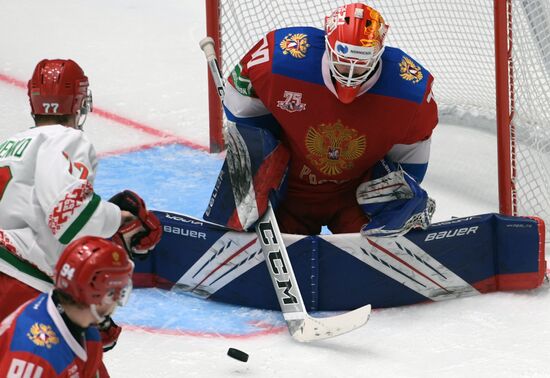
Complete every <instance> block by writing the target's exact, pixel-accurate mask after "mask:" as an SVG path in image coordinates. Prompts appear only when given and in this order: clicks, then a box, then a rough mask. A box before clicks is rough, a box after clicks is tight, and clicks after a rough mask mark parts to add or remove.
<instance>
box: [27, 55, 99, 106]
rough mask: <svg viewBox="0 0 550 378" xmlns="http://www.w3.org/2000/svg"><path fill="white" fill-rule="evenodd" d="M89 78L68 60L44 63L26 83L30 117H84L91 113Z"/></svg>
mask: <svg viewBox="0 0 550 378" xmlns="http://www.w3.org/2000/svg"><path fill="white" fill-rule="evenodd" d="M88 85H89V84H88V78H87V77H86V75H84V71H83V70H82V68H80V66H79V65H78V64H77V63H76V62H74V61H72V60H70V59H68V60H64V59H54V60H48V59H44V60H42V61H40V62H38V64H37V65H36V67H35V69H34V72H33V74H32V78H31V79H30V80H29V83H28V95H29V100H30V103H31V114H33V115H35V114H40V115H67V114H69V115H86V114H87V113H88V112H89V111H91V110H92V96H91V93H90V91H89V90H88Z"/></svg>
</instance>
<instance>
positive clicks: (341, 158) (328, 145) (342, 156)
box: [305, 120, 367, 176]
mask: <svg viewBox="0 0 550 378" xmlns="http://www.w3.org/2000/svg"><path fill="white" fill-rule="evenodd" d="M305 142H306V148H307V150H308V152H309V154H308V155H307V158H308V160H309V161H310V162H311V163H312V164H313V165H314V166H315V167H316V168H317V169H319V170H320V171H321V172H323V173H324V174H326V175H328V176H335V175H338V174H340V173H342V172H343V171H344V170H346V169H350V168H352V167H353V161H354V160H356V159H358V158H359V157H360V156H361V155H363V153H364V152H365V148H366V144H367V143H366V139H365V136H364V135H359V133H358V132H357V130H354V129H350V128H348V127H346V126H344V125H342V122H341V121H340V120H338V121H336V122H335V123H333V124H330V123H327V124H325V123H323V124H321V125H319V126H318V127H317V128H315V127H310V128H309V129H308V130H307V134H306V140H305Z"/></svg>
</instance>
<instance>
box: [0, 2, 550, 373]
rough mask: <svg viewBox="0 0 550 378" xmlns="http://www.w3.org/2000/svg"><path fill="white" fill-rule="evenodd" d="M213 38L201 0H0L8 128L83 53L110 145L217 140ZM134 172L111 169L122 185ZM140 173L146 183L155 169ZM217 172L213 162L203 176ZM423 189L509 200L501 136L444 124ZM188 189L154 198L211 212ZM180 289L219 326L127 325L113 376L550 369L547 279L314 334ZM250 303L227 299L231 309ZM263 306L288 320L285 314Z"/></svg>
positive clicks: (181, 156)
mask: <svg viewBox="0 0 550 378" xmlns="http://www.w3.org/2000/svg"><path fill="white" fill-rule="evenodd" d="M204 36H205V16H204V1H202V0H157V1H146V0H94V1H84V0H71V1H69V0H64V1H63V0H43V1H37V0H0V114H1V117H2V120H1V122H0V139H3V138H5V137H6V136H8V135H10V134H13V133H15V132H17V131H20V130H23V129H25V128H27V127H29V126H31V124H32V119H31V118H30V115H29V106H28V99H27V96H26V91H25V89H24V84H25V83H26V81H27V80H28V79H29V77H30V75H31V73H32V70H33V68H34V65H35V64H36V63H37V62H38V61H39V60H41V59H42V58H72V59H74V60H76V61H77V62H78V63H79V64H80V65H81V66H82V67H83V68H84V70H85V72H86V74H87V75H88V77H89V79H90V83H91V89H92V91H93V96H94V106H95V107H96V110H97V111H96V112H95V113H92V115H91V116H90V118H89V119H88V121H87V124H86V128H85V129H86V133H88V135H89V136H90V138H91V139H92V141H93V142H94V144H95V146H96V148H97V150H98V151H99V153H100V154H101V156H104V157H107V156H113V155H120V154H121V153H122V152H125V151H133V150H140V149H142V148H144V147H150V146H157V145H166V144H170V143H174V142H177V143H180V144H183V145H185V146H190V147H193V148H195V149H198V150H201V149H202V150H205V149H206V148H207V144H208V115H207V89H206V77H207V76H206V74H207V70H206V65H205V63H204V58H203V55H202V52H201V50H200V49H199V47H198V41H199V40H200V39H201V38H202V37H204ZM401 47H403V48H404V49H405V50H406V47H404V46H401ZM428 68H429V67H428ZM438 79H441V80H443V79H444V78H438ZM436 96H437V93H436ZM201 159H203V160H204V161H205V162H206V161H207V160H208V161H211V160H213V159H214V160H215V159H218V161H221V160H220V157H219V156H218V157H216V156H208V155H207V154H201V153H194V152H189V153H185V152H184V153H177V154H174V156H173V157H172V159H171V160H170V161H164V162H162V164H167V165H170V166H171V168H170V169H177V167H178V166H182V167H183V166H186V168H187V169H189V166H191V167H193V166H195V167H196V171H197V172H201ZM174 167H176V168H174ZM449 167H452V173H449V172H450V169H449ZM100 171H101V162H100ZM128 171H129V169H128ZM126 172H127V170H125V169H120V170H118V171H116V172H115V171H114V170H111V171H109V174H112V175H116V177H112V178H111V179H112V180H118V181H117V182H124V176H125V174H126ZM141 174H142V175H143V182H144V183H146V182H147V169H146V166H143V170H142V172H141ZM216 174H217V173H216V172H215V170H208V171H206V172H203V175H207V176H208V177H203V178H204V182H205V183H213V182H214V180H215V175H216ZM98 179H99V178H98ZM104 179H105V181H109V179H110V178H108V177H107V178H105V177H104ZM187 179H188V180H194V178H187ZM181 180H182V182H181V185H182V187H184V186H185V184H186V182H185V180H186V178H185V177H182V178H181ZM97 184H98V185H101V184H100V183H99V182H98V183H97ZM144 185H145V184H144ZM425 187H426V189H427V190H428V192H429V193H430V195H431V196H432V197H434V198H435V199H436V201H437V204H438V210H437V212H436V217H435V220H444V219H449V218H450V217H451V216H465V215H472V214H478V213H484V212H495V211H498V203H497V200H496V198H497V188H496V143H495V142H494V137H493V136H492V135H490V134H486V133H484V132H480V131H475V130H473V129H471V128H463V127H459V126H454V125H450V124H440V125H439V126H438V129H437V130H436V132H435V134H434V136H433V143H432V157H431V161H430V167H429V169H428V175H427V178H426V180H425ZM202 190H203V191H204V192H206V193H207V194H208V193H209V192H210V190H211V187H210V185H206V184H204V188H202ZM149 195H150V196H152V195H151V194H149ZM185 195H186V193H185V191H184V190H182V193H181V195H180V197H182V202H181V203H178V204H177V205H176V204H174V207H176V206H177V207H178V208H177V209H176V208H173V207H171V206H170V203H166V201H165V202H163V201H162V194H155V197H157V198H146V200H147V201H148V203H152V204H153V205H156V206H162V208H163V209H164V210H174V211H180V212H185V213H190V214H191V215H194V216H200V215H201V214H200V213H197V210H196V208H194V207H191V204H192V203H193V199H189V200H187V199H186V198H185ZM195 202H196V201H195ZM199 205H201V204H199ZM203 205H204V206H199V207H201V208H204V207H205V206H206V202H205V203H204V204H203ZM186 206H189V207H186ZM181 296H182V295H181V294H180V295H176V294H174V293H166V292H162V291H158V299H159V300H160V301H165V302H166V303H169V304H170V306H169V311H168V312H169V313H166V312H164V313H163V316H164V317H165V318H167V319H170V318H171V317H172V318H173V319H178V318H179V317H180V316H181V314H182V313H189V312H194V313H195V315H196V317H197V318H198V319H200V320H201V321H203V322H204V325H205V327H206V328H208V329H213V331H212V332H209V333H191V332H189V333H177V332H172V333H170V332H165V333H160V332H155V331H152V332H146V331H144V330H140V329H135V328H132V327H128V328H127V329H126V330H125V331H124V332H123V334H122V336H121V338H120V340H119V344H118V345H117V347H116V348H115V349H114V350H113V351H111V352H109V353H107V354H106V357H105V359H106V364H107V366H108V368H109V369H110V372H111V375H112V376H113V377H279V378H281V377H466V376H467V377H469V378H473V377H509V378H516V377H541V378H542V377H550V293H549V290H548V288H547V287H546V288H541V289H538V290H534V291H530V292H518V293H496V294H487V295H482V296H478V297H470V298H465V299H459V300H452V301H447V302H442V303H434V304H428V305H416V306H408V307H403V308H395V309H387V310H378V311H374V312H373V315H372V317H371V320H370V321H369V323H368V325H367V326H366V327H364V328H363V329H360V330H358V331H356V332H353V333H351V334H347V335H344V336H341V337H339V338H337V339H333V340H328V341H323V342H317V343H314V344H308V345H303V344H298V343H296V342H294V341H293V340H292V339H291V338H290V336H289V335H288V333H287V332H286V331H280V329H279V328H276V329H272V330H271V331H272V332H265V333H263V334H260V335H255V336H248V337H237V336H231V335H227V334H224V333H220V334H216V331H215V330H216V326H217V325H218V322H223V321H224V320H223V317H222V318H221V319H220V318H218V317H213V316H211V313H210V312H209V308H208V302H206V303H207V304H206V305H205V306H198V307H195V302H194V301H191V300H189V299H188V298H179V297H181ZM178 298H179V299H178ZM132 303H134V302H130V304H129V306H128V307H127V308H125V309H124V311H135V312H138V313H144V316H145V315H151V314H152V315H153V316H154V315H155V311H158V310H159V308H160V307H156V306H149V307H144V306H137V305H136V306H135V307H132ZM251 311H254V310H250V309H245V308H238V307H230V306H228V307H226V310H225V312H226V313H225V316H226V317H227V318H230V317H235V316H238V315H239V314H242V313H250V312H251ZM170 312H171V313H170ZM265 316H266V317H269V318H272V319H275V320H274V321H273V322H272V323H277V317H278V315H277V314H273V313H271V312H267V311H266V312H265ZM228 347H236V348H239V349H241V350H243V351H245V352H247V353H249V354H250V360H249V361H248V363H241V362H238V361H235V360H232V359H230V358H228V357H227V356H226V355H225V353H226V351H227V348H228Z"/></svg>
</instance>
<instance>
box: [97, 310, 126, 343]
mask: <svg viewBox="0 0 550 378" xmlns="http://www.w3.org/2000/svg"><path fill="white" fill-rule="evenodd" d="M98 329H99V335H100V336H101V345H102V346H103V351H104V352H108V351H110V350H111V349H113V348H114V347H115V345H116V343H117V341H118V337H119V336H120V333H121V332H122V328H121V327H119V326H118V325H117V324H116V323H115V322H114V320H113V319H112V318H111V317H110V316H108V317H107V318H106V319H105V320H104V321H102V322H101V323H100V324H98Z"/></svg>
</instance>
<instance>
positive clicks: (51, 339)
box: [0, 294, 106, 378]
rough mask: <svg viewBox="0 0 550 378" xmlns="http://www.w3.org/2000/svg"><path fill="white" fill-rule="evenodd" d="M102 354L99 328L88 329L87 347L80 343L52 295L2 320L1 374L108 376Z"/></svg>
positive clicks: (37, 377)
mask: <svg viewBox="0 0 550 378" xmlns="http://www.w3.org/2000/svg"><path fill="white" fill-rule="evenodd" d="M102 356H103V349H102V346H101V340H100V337H99V332H98V330H97V329H96V328H95V327H90V328H88V329H87V330H86V333H85V346H82V345H81V344H79V343H78V341H77V340H76V339H75V338H74V337H73V335H72V334H71V333H70V331H69V329H68V328H67V326H66V325H65V322H64V321H63V319H62V317H61V315H60V314H59V312H58V310H57V309H56V306H55V304H54V303H53V300H52V298H51V294H41V295H40V296H38V297H37V298H36V299H34V300H32V301H29V302H27V303H26V304H25V305H23V306H21V307H20V308H19V309H18V310H17V311H16V312H14V313H12V314H11V315H10V316H8V317H7V318H6V319H4V320H3V322H2V323H0V377H28V378H53V377H60V378H88V377H89V378H92V377H104V376H105V375H104V374H106V372H103V371H102V370H101V368H100V366H101V359H102ZM100 372H101V373H100Z"/></svg>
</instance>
